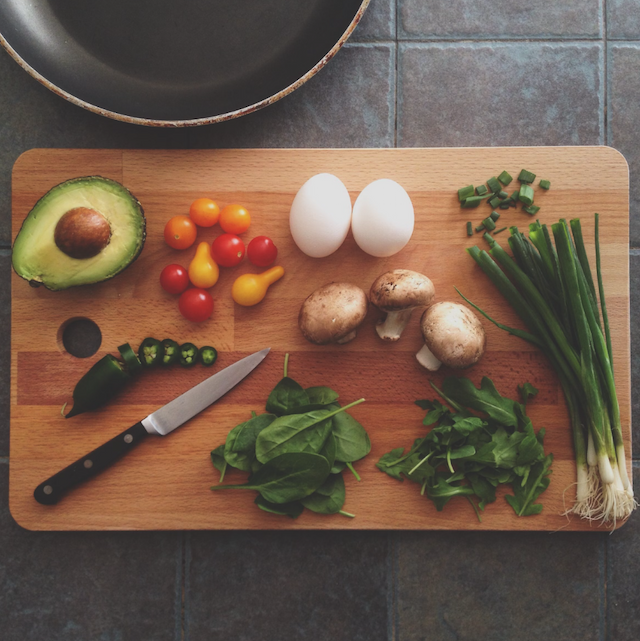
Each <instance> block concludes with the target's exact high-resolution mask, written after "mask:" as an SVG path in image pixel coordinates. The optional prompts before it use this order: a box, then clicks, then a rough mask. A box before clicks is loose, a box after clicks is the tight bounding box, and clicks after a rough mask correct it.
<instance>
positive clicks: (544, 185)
mask: <svg viewBox="0 0 640 641" xmlns="http://www.w3.org/2000/svg"><path fill="white" fill-rule="evenodd" d="M540 187H541V188H542V189H549V187H551V181H549V180H541V181H540Z"/></svg>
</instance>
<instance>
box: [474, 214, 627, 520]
mask: <svg viewBox="0 0 640 641" xmlns="http://www.w3.org/2000/svg"><path fill="white" fill-rule="evenodd" d="M570 230H571V232H572V234H573V236H572V235H571V233H570ZM499 231H502V230H499ZM552 231H553V238H554V240H555V247H554V244H553V242H552V240H551V235H550V234H549V232H548V230H547V227H546V225H541V224H540V223H538V222H535V223H532V224H531V225H529V239H527V238H526V237H525V236H524V235H523V234H521V233H520V232H519V231H518V229H517V228H516V227H512V228H511V236H510V238H509V245H510V247H511V249H512V251H513V256H514V258H511V257H510V256H509V255H508V254H507V253H506V252H505V251H504V250H503V249H502V247H500V245H499V244H498V243H497V241H496V240H495V239H494V238H493V237H491V236H489V235H488V234H484V237H485V239H486V240H487V241H488V242H489V245H490V247H491V249H490V254H491V255H489V254H487V252H484V251H481V250H479V249H478V248H477V247H471V248H469V249H467V251H468V253H469V255H470V256H471V257H472V258H473V259H474V260H475V261H476V262H477V263H478V265H479V266H480V267H481V269H482V270H483V271H484V273H485V274H486V275H487V276H488V277H489V278H490V279H491V281H492V282H493V284H494V285H495V286H496V287H497V288H498V290H499V291H500V293H501V294H502V295H503V296H504V297H505V299H506V300H507V301H508V302H509V304H510V305H511V306H512V307H513V309H514V310H515V312H516V313H517V314H518V316H519V317H520V318H521V320H522V321H523V322H524V323H525V325H526V327H527V329H528V331H527V332H525V331H523V330H518V329H514V328H510V327H507V326H504V325H501V324H499V323H498V322H497V321H495V320H493V319H492V318H491V317H489V316H488V315H487V314H485V313H484V312H483V311H482V310H480V309H479V308H478V307H477V306H476V305H474V304H473V303H471V302H470V301H469V303H470V304H471V305H472V306H473V307H475V308H476V309H478V311H479V312H480V313H482V314H483V315H484V316H485V317H486V318H487V319H488V320H490V321H491V322H493V323H495V324H496V325H497V326H498V327H500V328H501V329H503V330H505V331H507V332H509V333H511V334H513V335H515V336H519V337H520V338H523V339H524V340H528V341H529V342H531V343H533V344H535V345H537V346H538V347H540V349H541V350H542V352H543V353H544V354H545V355H546V356H547V357H548V358H549V360H550V361H551V364H552V366H553V368H554V369H555V370H556V373H557V374H558V377H559V380H560V384H561V386H562V389H563V392H564V396H565V400H566V403H567V408H568V410H569V416H570V421H571V429H572V434H573V444H574V450H575V452H574V454H575V458H576V469H577V481H578V482H577V492H576V502H575V504H574V505H573V507H572V508H571V509H570V510H569V511H570V512H572V513H575V514H578V515H580V516H581V517H583V518H586V519H589V520H596V521H599V520H602V521H604V522H614V524H615V521H616V519H619V518H626V517H627V516H629V514H630V513H631V512H632V510H633V509H634V508H635V501H634V498H633V491H632V489H631V484H630V482H629V479H628V476H627V469H626V456H625V448H624V442H623V438H622V429H621V422H620V410H619V405H618V400H617V394H616V389H615V381H614V377H613V366H612V358H611V343H610V337H609V327H608V319H607V316H606V306H605V304H604V288H603V284H602V273H601V269H600V248H599V233H598V217H597V215H596V236H595V238H596V270H597V276H598V288H599V295H600V311H601V312H602V326H603V327H604V331H603V329H601V325H600V313H599V311H598V304H597V299H596V295H595V286H594V283H593V279H592V277H591V269H590V266H589V262H588V259H587V255H586V251H585V249H584V242H583V239H582V231H581V228H580V222H579V221H578V220H572V221H571V226H570V227H569V225H568V224H567V223H566V221H564V220H561V221H560V222H558V223H556V224H554V225H552ZM495 233H498V231H496V232H495ZM494 235H495V234H494ZM500 267H501V268H502V269H500ZM465 300H466V299H465Z"/></svg>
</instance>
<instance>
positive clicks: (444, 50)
mask: <svg viewBox="0 0 640 641" xmlns="http://www.w3.org/2000/svg"><path fill="white" fill-rule="evenodd" d="M602 54H603V52H602V47H601V46H600V45H599V44H571V45H569V44H542V43H509V44H494V45H489V44H401V45H400V62H399V72H398V73H399V79H398V145H399V146H407V147H414V146H435V147H446V146H472V145H491V146H494V145H495V146H498V145H594V144H601V143H602V142H603V131H602V130H603V126H602V120H603V119H602V115H601V113H602V110H601V106H602V102H603V87H602V81H601V70H602V63H603V55H602Z"/></svg>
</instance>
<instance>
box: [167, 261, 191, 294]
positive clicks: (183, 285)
mask: <svg viewBox="0 0 640 641" xmlns="http://www.w3.org/2000/svg"><path fill="white" fill-rule="evenodd" d="M160 286H161V287H162V289H164V291H165V292H167V293H168V294H182V292H183V291H184V290H185V289H187V287H189V273H188V272H187V270H186V269H185V268H184V267H183V266H182V265H167V266H166V267H165V268H164V269H163V270H162V271H161V272H160Z"/></svg>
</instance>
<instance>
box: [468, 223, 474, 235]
mask: <svg viewBox="0 0 640 641" xmlns="http://www.w3.org/2000/svg"><path fill="white" fill-rule="evenodd" d="M467 236H473V225H472V223H471V222H468V223H467Z"/></svg>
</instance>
